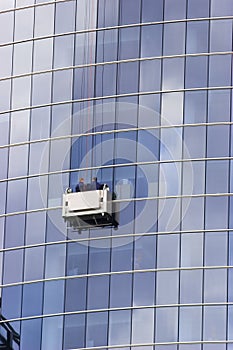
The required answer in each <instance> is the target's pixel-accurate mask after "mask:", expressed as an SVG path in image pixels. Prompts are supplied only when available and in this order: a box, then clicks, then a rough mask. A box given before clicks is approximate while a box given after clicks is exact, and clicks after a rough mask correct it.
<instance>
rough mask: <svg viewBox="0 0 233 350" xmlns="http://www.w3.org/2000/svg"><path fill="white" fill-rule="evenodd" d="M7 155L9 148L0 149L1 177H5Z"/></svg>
mask: <svg viewBox="0 0 233 350" xmlns="http://www.w3.org/2000/svg"><path fill="white" fill-rule="evenodd" d="M8 155H9V149H7V148H2V149H0V156H1V164H2V168H1V170H0V178H1V179H6V178H7V166H8Z"/></svg>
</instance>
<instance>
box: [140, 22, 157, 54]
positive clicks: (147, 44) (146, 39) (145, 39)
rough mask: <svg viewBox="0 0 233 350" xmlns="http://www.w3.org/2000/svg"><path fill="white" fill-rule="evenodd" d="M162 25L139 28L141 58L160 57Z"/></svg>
mask: <svg viewBox="0 0 233 350" xmlns="http://www.w3.org/2000/svg"><path fill="white" fill-rule="evenodd" d="M161 54H162V25H158V24H157V25H151V26H144V27H142V28H141V57H153V56H161Z"/></svg>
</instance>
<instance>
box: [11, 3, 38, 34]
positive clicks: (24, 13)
mask: <svg viewBox="0 0 233 350" xmlns="http://www.w3.org/2000/svg"><path fill="white" fill-rule="evenodd" d="M25 18H27V21H25ZM33 20H34V8H29V9H25V10H20V11H16V12H15V35H14V40H15V41H17V40H24V39H31V38H32V36H33ZM12 28H13V26H12Z"/></svg>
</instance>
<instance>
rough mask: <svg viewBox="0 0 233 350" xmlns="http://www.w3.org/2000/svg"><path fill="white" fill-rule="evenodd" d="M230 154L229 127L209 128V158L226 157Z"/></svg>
mask: <svg viewBox="0 0 233 350" xmlns="http://www.w3.org/2000/svg"><path fill="white" fill-rule="evenodd" d="M217 140H218V142H216V141H217ZM228 154H229V126H227V125H218V126H214V125H213V126H209V127H208V129H207V157H226V156H228Z"/></svg>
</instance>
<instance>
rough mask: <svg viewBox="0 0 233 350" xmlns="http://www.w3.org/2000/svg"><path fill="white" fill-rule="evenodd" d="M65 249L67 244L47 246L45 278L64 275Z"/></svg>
mask: <svg viewBox="0 0 233 350" xmlns="http://www.w3.org/2000/svg"><path fill="white" fill-rule="evenodd" d="M63 240H64V237H63ZM65 251H66V246H65V244H55V245H48V246H46V253H45V278H52V277H60V276H64V273H65Z"/></svg>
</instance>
